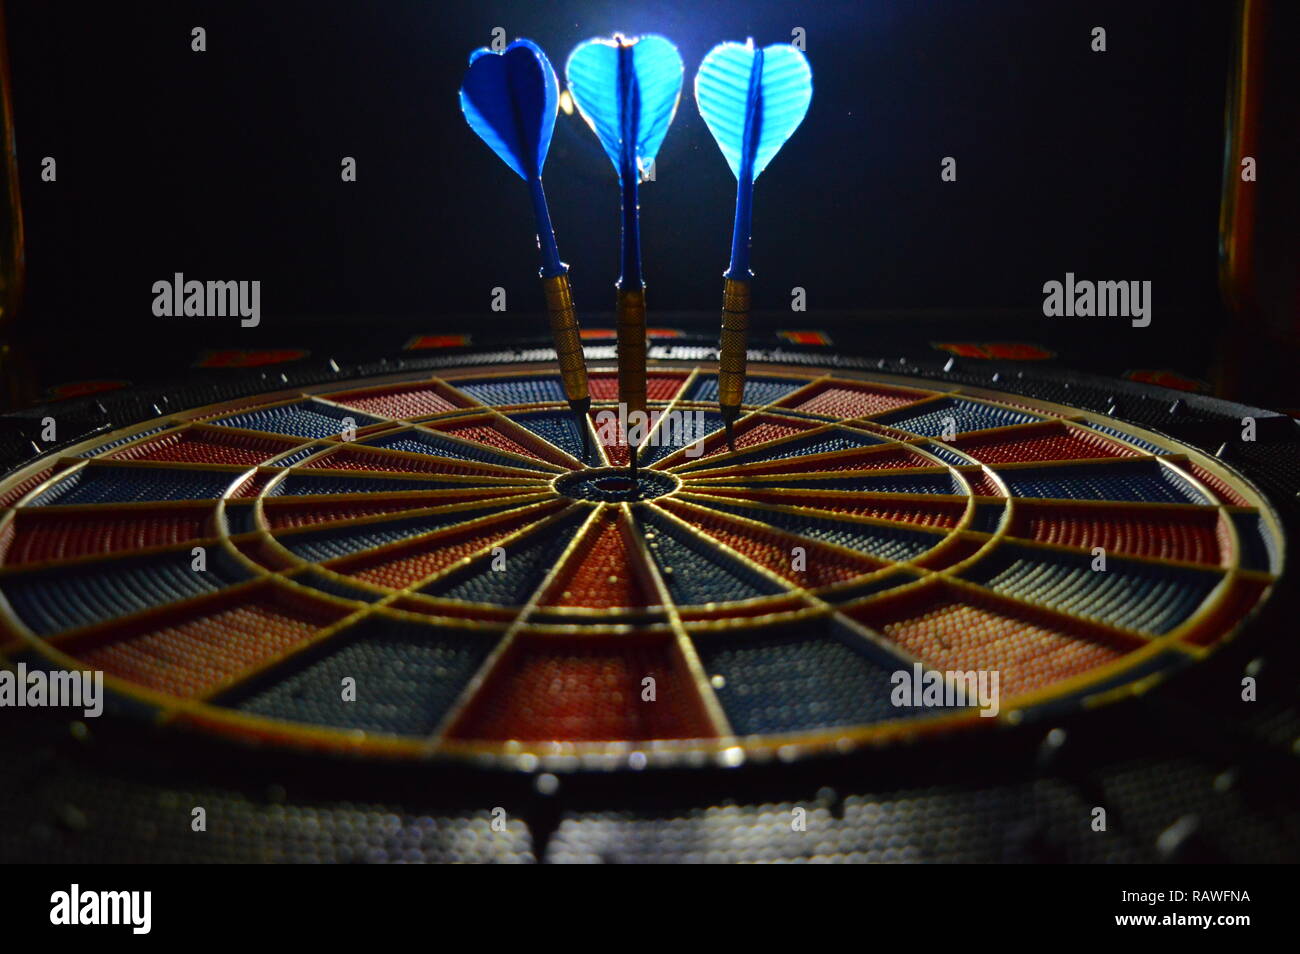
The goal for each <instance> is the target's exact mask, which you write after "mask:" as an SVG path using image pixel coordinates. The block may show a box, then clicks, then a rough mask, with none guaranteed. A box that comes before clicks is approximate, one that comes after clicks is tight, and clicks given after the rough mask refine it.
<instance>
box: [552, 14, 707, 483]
mask: <svg viewBox="0 0 1300 954" xmlns="http://www.w3.org/2000/svg"><path fill="white" fill-rule="evenodd" d="M564 72H565V76H566V78H567V79H568V83H569V93H570V95H572V96H573V101H574V103H575V104H577V107H578V112H580V113H581V114H582V118H583V119H585V120H586V121H587V125H589V126H590V127H591V128H592V129H593V130H594V131H595V133H596V136H597V137H598V138H599V139H600V144H601V146H602V147H604V149H605V154H606V155H607V156H609V161H610V162H612V163H613V164H614V169H615V171H616V172H617V173H618V181H619V184H620V186H621V188H622V193H623V248H622V274H621V275H620V276H619V279H618V284H617V285H616V286H615V287H616V288H617V289H618V295H617V306H616V311H617V314H618V392H619V401H621V402H622V403H623V404H625V405H626V406H627V409H628V412H629V413H630V412H632V411H640V412H644V411H645V409H646V373H645V364H646V313H645V281H644V279H643V278H642V275H641V226H640V203H639V199H638V197H637V186H638V184H639V183H640V181H641V177H642V176H644V175H646V174H647V172H648V171H649V169H650V165H651V163H652V162H654V158H655V156H656V155H657V154H658V152H659V147H660V146H661V145H662V144H663V141H664V136H665V135H667V133H668V126H669V125H670V124H671V123H672V121H673V116H674V115H676V113H677V103H678V101H679V100H680V99H681V95H682V74H683V72H684V71H683V68H682V58H681V55H680V54H678V52H677V47H675V46H673V45H672V43H670V42H669V41H668V40H666V39H664V38H663V37H661V36H643V37H632V38H628V37H625V36H623V35H622V34H620V33H615V34H614V36H613V37H612V38H610V39H606V38H604V37H598V38H596V39H593V40H588V41H587V42H585V43H582V44H579V45H578V46H577V47H576V48H575V49H574V51H573V52H572V53H570V54H569V62H568V65H567V66H566V67H565V70H564ZM630 451H631V452H630V454H629V466H630V467H631V470H632V475H633V479H635V477H636V456H637V455H636V448H635V447H633V448H631V449H630Z"/></svg>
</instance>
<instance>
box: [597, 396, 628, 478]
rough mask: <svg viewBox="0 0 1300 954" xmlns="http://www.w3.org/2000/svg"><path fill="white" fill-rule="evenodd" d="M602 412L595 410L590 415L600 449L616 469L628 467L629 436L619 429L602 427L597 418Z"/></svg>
mask: <svg viewBox="0 0 1300 954" xmlns="http://www.w3.org/2000/svg"><path fill="white" fill-rule="evenodd" d="M600 413H601V412H600V411H598V410H593V411H592V412H591V414H590V418H591V426H592V428H593V430H594V432H595V433H596V434H597V435H598V437H599V441H600V449H601V451H602V452H603V453H604V455H605V457H606V458H607V459H608V460H609V462H610V464H612V465H613V466H615V467H626V466H627V465H628V450H627V435H626V434H624V433H623V429H622V428H619V427H608V426H606V427H601V425H600V421H598V420H597V416H598V415H599V414H600Z"/></svg>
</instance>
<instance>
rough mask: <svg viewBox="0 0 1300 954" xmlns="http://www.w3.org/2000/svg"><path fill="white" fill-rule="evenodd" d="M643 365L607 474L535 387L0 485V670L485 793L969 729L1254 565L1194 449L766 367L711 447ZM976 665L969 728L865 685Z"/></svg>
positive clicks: (1208, 629)
mask: <svg viewBox="0 0 1300 954" xmlns="http://www.w3.org/2000/svg"><path fill="white" fill-rule="evenodd" d="M714 370H715V369H713V368H710V367H709V366H705V365H695V364H687V363H680V362H663V363H660V364H657V365H655V366H653V367H652V368H651V372H650V375H649V389H648V390H649V397H650V413H649V414H648V421H647V426H646V428H645V430H646V431H647V433H646V434H645V435H644V436H643V438H642V439H641V441H640V443H641V445H642V446H641V448H640V452H639V458H640V464H641V467H640V473H639V474H638V476H637V478H636V479H635V481H634V480H632V479H631V478H630V476H629V471H628V467H627V465H628V450H627V445H626V443H624V442H623V440H622V437H623V435H624V433H625V432H624V431H623V429H622V425H621V424H615V425H612V426H606V425H611V415H613V414H615V413H616V411H615V408H616V404H615V402H616V401H617V388H618V384H617V373H616V371H615V370H614V369H613V368H611V367H609V366H604V367H601V366H597V367H594V368H593V373H592V376H591V391H592V395H593V399H594V402H595V403H594V406H593V411H592V420H591V421H589V422H585V423H586V424H587V427H586V430H587V433H586V434H585V435H584V434H583V432H582V431H583V428H582V427H581V426H580V424H579V423H578V420H577V419H575V418H574V417H573V415H572V414H571V413H570V411H569V409H568V407H567V405H566V404H565V401H564V394H563V392H562V390H561V383H560V380H559V378H558V377H557V375H556V373H555V372H554V370H553V369H551V368H548V367H547V366H545V365H524V364H519V365H510V366H501V365H492V366H482V367H463V368H458V369H455V370H454V371H447V372H443V373H441V374H439V375H438V376H430V375H429V374H428V373H427V372H424V373H420V374H418V375H407V376H405V377H402V376H390V377H388V378H376V379H368V380H358V381H351V382H348V383H347V385H346V387H344V388H340V387H339V386H331V387H328V388H317V389H294V390H289V391H282V392H278V393H269V394H265V395H261V396H259V397H256V398H253V399H242V400H239V401H234V402H229V403H226V404H221V405H213V406H208V407H204V408H201V409H197V410H193V411H188V412H185V413H182V414H177V415H172V416H167V417H161V418H159V419H157V420H153V421H148V422H145V423H143V424H140V425H136V426H133V427H130V428H127V429H125V430H121V431H118V432H115V433H112V434H109V435H105V436H102V437H100V438H98V439H96V440H94V441H91V442H87V443H84V444H82V445H79V446H76V447H73V448H70V449H69V450H67V451H64V452H62V453H60V454H59V455H57V456H55V457H53V458H46V459H42V460H37V461H35V462H33V463H32V464H30V465H29V466H28V467H27V468H25V469H24V470H22V471H19V472H16V473H14V474H12V475H11V476H10V477H9V478H8V479H7V480H6V482H5V483H4V485H3V487H2V488H0V490H2V495H0V502H3V504H4V506H5V508H6V509H5V510H4V515H3V518H0V553H2V556H3V564H2V565H0V593H2V594H3V606H2V607H0V608H2V610H3V619H4V628H5V630H6V631H7V639H8V641H9V646H8V649H9V650H10V652H12V653H13V654H14V655H15V656H16V658H22V659H25V660H27V661H28V662H29V664H31V665H42V664H43V665H46V666H49V667H58V668H64V669H78V670H97V671H102V672H103V673H105V677H106V682H107V684H108V686H109V687H110V689H111V690H112V693H113V696H114V698H115V700H118V702H119V703H120V704H123V705H126V706H127V707H128V708H130V709H132V711H144V712H148V713H151V714H152V715H153V717H155V718H157V719H160V720H162V721H164V722H168V723H177V724H182V725H186V726H189V727H191V728H193V727H199V729H200V730H201V731H210V732H214V733H222V734H228V735H229V734H233V735H235V736H240V737H244V738H251V739H257V740H260V741H262V742H265V743H269V744H283V745H286V746H296V747H308V748H321V749H333V750H346V751H350V752H354V753H359V754H363V755H375V756H389V757H411V758H435V759H453V760H455V759H470V760H475V761H477V762H479V763H482V764H487V765H514V766H520V765H523V766H527V765H530V764H533V765H536V764H557V765H567V766H570V767H574V768H582V767H590V766H597V765H603V766H609V765H611V764H612V765H632V766H634V767H642V766H656V765H667V764H682V763H687V764H703V763H712V762H717V763H720V764H732V765H734V764H737V763H739V762H743V761H747V760H763V759H768V758H778V759H782V760H790V759H797V758H800V757H802V756H804V755H807V754H812V753H827V752H841V751H845V750H849V749H853V748H857V747H859V746H863V745H866V744H882V743H889V742H891V741H893V740H899V739H909V738H918V737H922V736H926V735H930V734H934V733H950V732H961V731H995V730H996V728H997V727H998V726H999V725H1005V724H1006V723H1007V722H1009V721H1010V722H1019V721H1022V720H1025V719H1030V718H1034V717H1035V716H1036V715H1037V714H1038V713H1041V712H1043V711H1053V712H1056V711H1059V710H1060V709H1061V707H1063V706H1078V705H1093V704H1096V703H1098V702H1104V701H1107V700H1110V699H1114V698H1117V697H1119V696H1122V695H1125V694H1128V693H1132V692H1138V691H1141V690H1142V689H1144V688H1145V687H1147V686H1150V685H1151V684H1153V683H1154V682H1156V681H1158V680H1159V679H1161V678H1162V677H1163V676H1164V675H1166V674H1167V673H1169V672H1170V671H1172V670H1174V669H1176V668H1178V667H1182V666H1185V665H1188V664H1194V663H1196V662H1198V661H1199V660H1201V659H1202V658H1203V657H1205V656H1206V655H1207V654H1208V653H1210V652H1212V651H1213V650H1214V649H1215V647H1216V646H1217V645H1218V644H1220V643H1221V642H1222V641H1224V640H1226V639H1229V638H1230V637H1231V636H1232V635H1233V633H1234V631H1235V630H1236V629H1237V628H1238V627H1239V625H1240V624H1241V623H1242V621H1243V619H1244V618H1245V617H1247V616H1248V615H1249V614H1250V613H1251V612H1252V610H1253V609H1254V608H1255V607H1256V606H1257V604H1259V603H1260V602H1261V601H1263V600H1265V599H1266V598H1267V596H1268V594H1269V590H1270V587H1271V585H1272V584H1273V582H1274V580H1275V579H1276V578H1277V574H1279V572H1280V566H1279V561H1280V554H1281V553H1282V539H1281V531H1280V529H1279V525H1278V522H1277V519H1276V518H1275V516H1274V514H1273V513H1272V511H1271V509H1270V508H1269V506H1268V505H1267V503H1266V502H1265V501H1264V500H1263V499H1262V498H1261V496H1260V495H1259V494H1258V493H1257V492H1256V491H1255V490H1254V489H1253V488H1252V487H1251V486H1250V485H1249V484H1248V483H1247V482H1246V481H1245V480H1244V479H1242V478H1241V477H1240V476H1238V475H1236V474H1235V473H1234V472H1233V471H1231V470H1230V469H1229V468H1227V467H1225V466H1223V465H1222V464H1221V463H1219V462H1217V461H1216V460H1215V459H1214V458H1211V457H1207V456H1206V455H1204V454H1202V453H1200V452H1198V451H1196V450H1194V449H1192V448H1190V447H1187V446H1183V445H1180V444H1178V443H1175V442H1174V441H1172V440H1170V439H1167V438H1164V437H1161V436H1159V435H1157V434H1155V433H1152V432H1148V431H1144V430H1141V429H1139V428H1137V427H1134V426H1129V425H1124V424H1120V423H1118V422H1116V421H1115V420H1113V419H1110V418H1106V417H1103V416H1100V415H1098V414H1096V413H1092V412H1088V411H1082V410H1075V409H1071V408H1069V407H1065V406H1061V405H1056V404H1050V403H1046V402H1043V401H1039V400H1035V399H1032V398H1027V397H1021V396H1018V395H1008V394H998V393H994V392H989V391H985V390H981V389H978V388H972V387H967V386H959V385H955V384H949V383H937V382H935V381H923V380H920V379H908V378H904V377H896V376H891V375H887V374H871V375H868V374H865V373H861V372H838V371H837V372H831V371H820V370H817V369H812V370H810V369H808V368H806V367H783V366H767V367H764V368H763V370H762V373H754V374H751V376H750V378H749V380H748V383H747V385H746V390H745V403H746V406H745V413H744V415H743V416H742V418H741V419H740V420H739V421H738V423H737V425H736V427H735V449H734V450H732V449H730V448H729V447H728V445H727V442H726V440H725V437H724V435H723V433H722V432H721V430H720V427H721V421H720V418H719V416H718V413H717V404H716V397H717V378H716V375H715V373H714ZM927 672H938V673H944V674H951V673H954V672H958V673H960V672H996V673H997V674H998V678H999V685H1000V689H999V691H1000V705H999V706H998V709H997V712H996V713H993V715H994V717H992V718H989V717H988V716H989V714H990V713H989V712H988V711H987V708H985V709H981V708H979V707H978V706H976V705H975V704H974V703H973V702H971V701H970V700H967V703H968V704H965V705H959V706H955V707H954V706H951V705H944V706H938V707H934V706H923V705H922V706H916V705H909V704H907V702H908V700H907V699H904V700H903V703H904V704H900V703H899V699H898V697H897V696H898V694H897V692H896V690H897V688H898V685H899V681H900V677H899V675H898V674H899V673H905V674H917V675H920V674H923V673H927Z"/></svg>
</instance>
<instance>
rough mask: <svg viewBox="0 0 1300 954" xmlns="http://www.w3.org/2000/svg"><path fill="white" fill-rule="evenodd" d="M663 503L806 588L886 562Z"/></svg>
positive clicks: (867, 570) (759, 562)
mask: <svg viewBox="0 0 1300 954" xmlns="http://www.w3.org/2000/svg"><path fill="white" fill-rule="evenodd" d="M660 506H662V507H663V508H664V509H665V510H667V511H668V512H669V513H672V514H675V515H676V516H678V517H681V518H682V519H684V520H686V521H687V522H688V523H690V524H691V525H692V526H694V527H696V528H697V529H699V530H701V531H703V532H704V533H706V534H708V535H709V536H710V537H713V538H714V539H715V540H718V541H720V542H722V543H725V544H726V545H727V546H729V547H731V549H733V550H735V551H736V552H737V553H739V554H741V555H742V556H744V557H746V558H747V559H750V560H753V561H754V562H755V563H758V564H759V565H761V566H763V567H766V568H767V569H768V570H770V571H772V572H773V573H775V574H776V575H777V576H779V577H781V578H782V579H784V580H786V581H788V582H790V583H793V584H794V585H796V586H801V587H803V588H804V589H815V588H817V587H822V586H830V585H833V584H835V583H843V582H844V581H845V580H851V579H854V578H855V577H858V576H861V575H863V574H864V573H871V572H873V571H875V570H878V569H880V568H881V567H882V566H884V565H885V564H884V563H882V562H880V561H878V560H874V559H872V558H870V557H867V556H866V555H861V556H859V555H857V554H855V553H851V552H848V551H845V550H838V549H835V548H833V547H828V546H824V545H822V544H819V543H817V542H815V541H813V540H809V539H807V538H804V537H790V536H787V535H786V534H784V533H779V532H777V531H775V530H771V529H768V528H766V527H760V526H752V525H748V524H742V523H739V522H737V521H735V520H730V519H728V518H726V517H724V516H721V515H719V514H715V513H705V512H704V511H703V510H701V509H699V508H697V507H685V506H683V505H682V504H680V503H677V502H675V501H672V500H665V501H664V502H663V503H662V504H660ZM795 547H802V548H803V549H804V551H805V554H804V557H803V559H802V560H801V561H800V563H799V565H800V566H802V569H796V564H795V554H794V552H793V550H794V548H795Z"/></svg>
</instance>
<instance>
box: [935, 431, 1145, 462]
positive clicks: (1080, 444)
mask: <svg viewBox="0 0 1300 954" xmlns="http://www.w3.org/2000/svg"><path fill="white" fill-rule="evenodd" d="M948 443H949V444H951V445H952V446H953V447H955V448H957V449H958V450H960V451H961V452H962V453H963V454H965V455H966V456H968V457H971V458H974V459H975V460H977V461H980V462H981V463H984V464H1002V463H1008V462H1012V463H1015V462H1019V461H1044V460H1089V459H1096V458H1104V457H1138V456H1140V452H1139V451H1137V450H1134V449H1132V448H1128V447H1122V446H1120V445H1119V444H1116V443H1115V442H1114V441H1109V440H1107V439H1106V438H1104V437H1102V436H1101V435H1099V434H1097V433H1096V432H1093V431H1085V430H1083V429H1082V428H1076V427H1067V426H1066V425H1063V424H1059V423H1056V422H1052V423H1050V424H1048V425H1046V426H1042V427H1039V426H1035V427H1034V428H1032V429H1030V428H1025V429H1023V430H1017V431H1012V432H1007V433H994V434H983V435H981V434H978V433H976V434H969V435H966V436H964V437H958V438H957V439H955V440H952V441H949V442H948Z"/></svg>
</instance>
